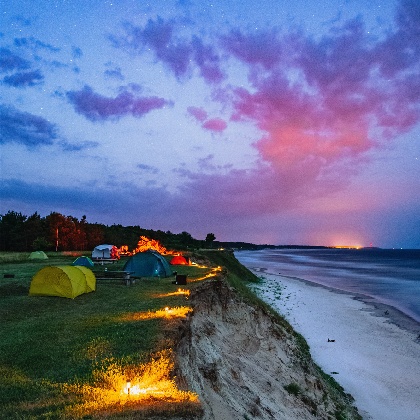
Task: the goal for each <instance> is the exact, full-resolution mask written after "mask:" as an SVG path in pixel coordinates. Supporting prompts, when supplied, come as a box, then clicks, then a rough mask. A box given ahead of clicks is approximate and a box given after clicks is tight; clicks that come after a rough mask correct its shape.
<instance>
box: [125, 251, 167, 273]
mask: <svg viewBox="0 0 420 420" xmlns="http://www.w3.org/2000/svg"><path fill="white" fill-rule="evenodd" d="M123 270H124V271H131V272H132V273H133V276H134V277H169V276H172V275H173V272H172V269H171V267H170V265H169V263H168V261H166V259H165V258H164V257H163V256H162V255H161V254H159V252H157V251H151V250H149V251H145V252H139V253H137V254H134V255H133V256H132V257H130V259H129V260H128V261H127V262H126V263H125V265H124V268H123Z"/></svg>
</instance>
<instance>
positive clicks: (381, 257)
mask: <svg viewBox="0 0 420 420" xmlns="http://www.w3.org/2000/svg"><path fill="white" fill-rule="evenodd" d="M235 256H236V258H237V259H238V260H239V261H240V262H241V263H242V264H243V265H244V266H246V267H248V268H250V269H253V268H265V269H266V271H267V273H272V274H281V275H284V276H291V277H295V278H299V279H303V280H307V281H311V282H314V283H318V284H321V285H324V286H328V287H332V288H335V289H338V290H342V291H346V292H351V293H355V294H358V295H364V296H367V297H370V298H373V299H374V300H376V301H378V302H381V303H384V304H387V305H390V306H393V307H394V308H396V309H398V310H400V311H401V312H403V313H405V314H406V315H408V316H409V317H411V318H412V319H414V320H415V321H417V322H419V323H420V250H418V249H416V250H400V249H398V250H393V249H375V248H366V249H305V250H303V249H276V250H273V249H264V250H260V251H238V252H235Z"/></svg>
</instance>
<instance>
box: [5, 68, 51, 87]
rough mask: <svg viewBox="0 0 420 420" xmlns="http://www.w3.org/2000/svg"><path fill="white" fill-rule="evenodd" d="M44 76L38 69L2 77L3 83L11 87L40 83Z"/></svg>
mask: <svg viewBox="0 0 420 420" xmlns="http://www.w3.org/2000/svg"><path fill="white" fill-rule="evenodd" d="M43 80H44V76H43V75H42V74H41V72H40V71H39V70H34V71H27V72H18V73H15V74H12V75H10V76H5V77H4V78H3V83H4V84H6V85H9V86H13V87H26V86H35V85H38V84H40V83H42V82H43Z"/></svg>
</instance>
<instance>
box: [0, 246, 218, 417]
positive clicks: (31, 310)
mask: <svg viewBox="0 0 420 420" xmlns="http://www.w3.org/2000/svg"><path fill="white" fill-rule="evenodd" d="M74 259H75V256H74V255H63V254H53V255H50V256H49V259H48V260H44V261H31V260H28V259H27V255H25V256H21V257H20V258H19V256H17V255H13V256H12V258H11V256H10V255H8V256H4V255H3V258H1V257H0V319H1V323H0V337H1V341H0V418H5V419H6V418H7V419H14V418H16V419H18V418H19V419H31V418H34V419H35V418H60V417H63V416H64V417H66V418H83V417H86V416H88V417H86V418H94V417H95V415H96V414H98V413H100V415H103V414H104V410H105V413H108V414H109V413H112V412H116V413H120V415H122V416H124V413H126V414H127V417H130V414H129V413H133V412H135V413H136V416H137V418H141V412H143V413H147V407H149V408H150V407H152V406H153V412H154V413H156V412H158V413H159V410H161V414H162V417H163V418H164V416H165V413H169V412H171V413H172V414H173V413H174V412H179V413H184V414H183V415H185V416H187V415H188V413H193V412H195V411H196V410H197V409H198V408H197V406H198V405H197V404H195V403H194V398H192V397H191V395H187V396H186V395H183V394H182V395H183V396H182V397H180V401H181V403H179V404H168V401H167V399H164V398H160V399H159V398H157V397H156V396H155V397H154V398H152V399H150V401H148V403H145V402H144V401H143V403H142V407H143V408H142V409H141V410H140V409H139V407H138V406H137V405H136V403H135V401H133V400H131V401H128V402H129V404H128V403H127V401H125V402H126V403H127V404H126V403H124V404H122V403H121V402H120V401H118V399H117V400H115V401H114V400H113V402H112V403H109V404H108V405H106V404H105V405H104V404H102V406H98V405H96V406H95V404H93V405H92V404H91V405H90V406H89V404H88V405H86V404H87V401H88V400H89V398H92V395H96V396H95V397H94V399H96V400H97V399H98V396H99V395H103V394H104V392H105V391H106V392H108V393H109V392H110V390H109V389H107V388H106V387H107V386H108V385H109V383H108V385H107V384H104V382H103V380H99V379H98V378H102V379H103V378H104V377H105V376H107V377H109V378H111V377H113V378H114V379H115V378H118V380H119V381H122V382H124V381H126V380H127V378H126V377H125V376H124V375H126V376H128V375H129V372H131V373H132V372H133V371H135V370H136V369H138V367H139V366H143V367H144V366H147V363H150V362H153V360H155V355H156V354H158V353H159V352H162V351H166V352H168V353H167V361H165V366H166V365H167V364H168V363H169V364H170V363H171V362H170V360H171V355H170V350H171V347H172V345H173V343H172V341H171V339H172V336H171V333H172V331H173V330H174V329H176V322H179V319H178V318H177V316H176V315H173V314H175V312H172V315H171V314H170V312H171V310H172V309H171V308H182V307H187V308H188V306H189V304H188V295H187V294H179V293H176V292H177V289H178V286H175V285H174V284H172V281H173V279H174V278H173V277H168V278H164V279H156V278H154V279H153V278H146V279H140V280H137V281H136V283H135V284H134V285H132V286H130V287H127V286H125V285H124V284H122V283H119V282H118V281H104V282H103V283H99V282H98V284H97V290H96V291H95V292H92V293H89V294H84V295H81V296H78V297H77V298H76V299H74V300H72V299H65V298H58V297H38V296H37V297H35V296H28V290H29V286H30V282H31V279H32V276H33V275H34V274H35V273H36V272H37V271H38V270H40V269H41V268H42V267H44V266H46V265H63V264H71V263H72V262H73V261H74ZM123 264H124V261H119V262H117V263H115V264H113V265H112V266H109V267H112V270H121V269H122V266H123ZM103 269H104V266H100V267H96V268H95V270H103ZM174 269H176V270H177V271H178V273H179V274H187V275H188V277H189V278H190V279H191V280H194V279H198V278H201V277H204V276H205V275H206V274H208V273H209V272H210V271H211V270H210V269H208V268H202V267H194V266H192V267H187V266H185V267H184V266H177V267H176V268H175V267H174ZM5 274H7V275H8V276H7V277H5V276H4V275H5ZM11 274H12V275H13V277H11V276H10V275H11ZM197 284H198V283H197V282H191V283H189V284H188V285H187V286H183V289H185V290H188V289H189V288H192V287H195V286H196V285H197ZM165 308H167V310H166V311H165ZM168 309H169V311H168ZM159 311H161V312H159ZM180 313H181V314H182V315H180V317H181V316H185V313H186V311H185V310H184V311H181V312H180ZM148 314H151V315H153V316H148ZM156 314H157V315H156ZM165 360H166V359H165ZM166 374H167V375H168V372H166ZM101 375H102V376H101ZM98 381H99V382H98ZM115 381H117V379H115ZM115 381H114V382H115ZM165 381H169V382H170V381H172V379H171V378H170V377H167V378H165ZM108 382H110V381H108ZM111 382H112V381H111ZM165 383H168V382H165ZM169 385H170V386H169ZM169 385H168V386H169V388H171V387H172V388H173V387H174V386H175V385H174V383H172V382H170V384H169ZM168 386H167V388H168ZM89 387H90V388H89ZM101 387H102V388H101ZM169 388H168V389H169ZM172 388H171V389H172ZM87 389H89V392H88V391H86V390H87ZM98 389H99V391H98ZM174 389H175V388H174ZM80 390H84V391H83V392H81V391H80ZM93 390H96V391H93ZM114 391H115V392H116V393H117V394H118V395H119V394H121V392H120V390H118V389H117V390H115V389H114V390H113V392H114ZM95 392H96V394H95ZM114 397H115V395H114ZM114 397H113V398H114ZM171 398H172V397H171ZM114 399H115V398H114ZM172 401H173V402H174V401H175V400H174V399H173V398H172ZM176 401H178V400H176ZM91 403H92V401H91ZM83 407H85V408H83ZM88 407H90V408H88ZM104 407H105V408H104ZM95 413H96V414H95ZM139 413H140V414H139ZM149 414H150V413H149ZM98 415H99V414H98ZM144 415H145V416H146V417H147V415H146V414H144ZM89 416H93V417H89ZM146 417H145V418H146Z"/></svg>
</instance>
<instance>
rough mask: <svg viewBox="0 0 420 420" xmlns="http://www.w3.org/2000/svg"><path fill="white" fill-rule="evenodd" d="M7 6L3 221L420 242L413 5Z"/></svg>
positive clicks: (417, 52) (418, 63)
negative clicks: (11, 217)
mask: <svg viewBox="0 0 420 420" xmlns="http://www.w3.org/2000/svg"><path fill="white" fill-rule="evenodd" d="M0 12H1V18H0V19H1V21H0V152H1V154H0V214H5V213H7V212H8V211H10V210H13V211H17V212H21V213H23V214H25V215H27V216H29V215H31V214H33V213H34V212H38V213H39V214H41V215H42V216H46V215H48V214H49V213H50V212H52V211H57V212H60V213H62V214H64V215H71V216H74V217H77V218H81V217H82V216H83V215H86V216H87V220H88V222H91V223H95V222H97V223H105V224H108V225H112V224H122V225H124V226H128V225H136V226H141V227H143V228H147V229H155V230H157V229H160V230H164V231H167V230H169V231H171V232H173V233H180V232H183V231H186V232H189V233H190V234H191V235H192V236H193V237H195V238H197V239H204V238H205V236H206V234H207V233H210V232H211V233H214V234H215V236H216V239H217V240H220V241H245V242H253V243H258V244H301V245H327V246H335V245H352V246H371V245H372V246H378V247H384V248H394V247H396V248H400V247H401V248H420V199H419V191H420V2H418V0H401V1H397V0H395V1H394V0H371V1H369V2H366V1H365V0H343V1H337V0H319V1H317V2H307V1H306V0H283V1H282V0H262V1H259V2H256V1H249V0H225V1H222V0H215V1H206V0H176V1H172V0H165V1H163V0H162V1H159V0H155V1H153V2H146V1H140V0H115V1H101V0H94V1H93V0H92V1H86V0H60V1H58V0H57V1H54V0H38V1H37V2H33V1H32V0H4V1H2V2H1V4H0Z"/></svg>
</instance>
